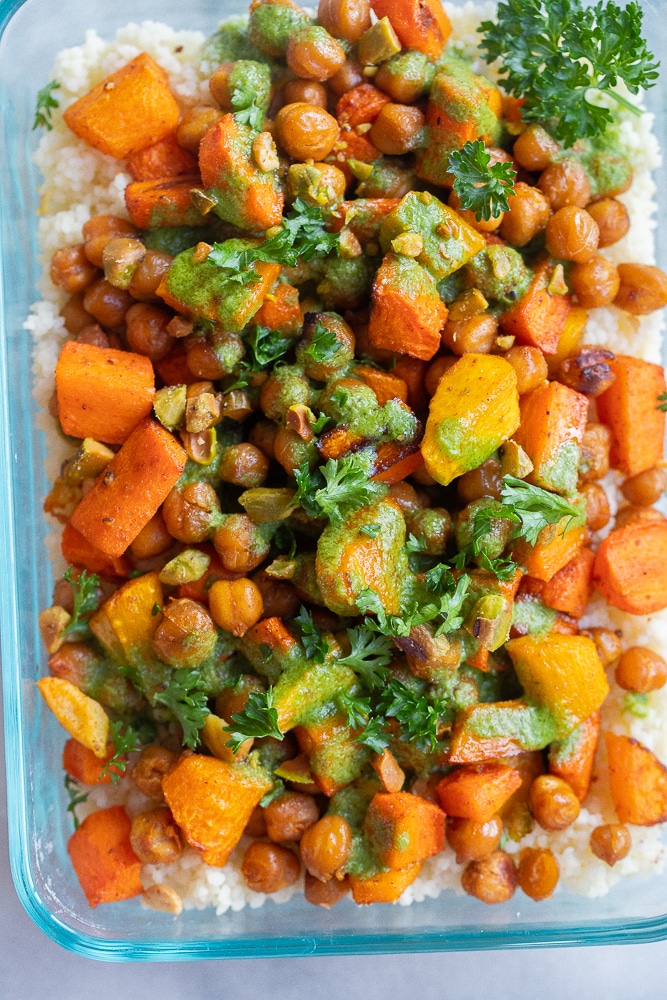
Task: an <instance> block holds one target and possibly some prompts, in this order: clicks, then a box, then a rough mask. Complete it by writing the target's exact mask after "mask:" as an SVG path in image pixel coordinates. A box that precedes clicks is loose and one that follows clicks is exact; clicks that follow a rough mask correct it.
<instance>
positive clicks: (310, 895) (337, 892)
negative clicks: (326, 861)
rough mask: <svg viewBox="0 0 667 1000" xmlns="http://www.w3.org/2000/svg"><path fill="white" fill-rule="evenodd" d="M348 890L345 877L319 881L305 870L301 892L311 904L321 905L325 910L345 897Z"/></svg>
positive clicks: (348, 886) (348, 884)
mask: <svg viewBox="0 0 667 1000" xmlns="http://www.w3.org/2000/svg"><path fill="white" fill-rule="evenodd" d="M349 891H350V883H349V880H348V879H347V878H344V879H337V878H331V879H329V881H328V882H321V881H320V879H318V878H315V877H314V876H313V875H311V874H310V872H306V876H305V879H304V886H303V894H304V896H305V898H306V900H307V901H308V902H309V903H312V904H313V906H323V907H324V909H325V910H330V909H331V907H332V906H335V905H336V903H340V901H341V899H345V897H346V896H347V894H348V892H349Z"/></svg>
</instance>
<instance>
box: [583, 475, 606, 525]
mask: <svg viewBox="0 0 667 1000" xmlns="http://www.w3.org/2000/svg"><path fill="white" fill-rule="evenodd" d="M579 492H580V493H581V495H582V496H583V497H584V499H585V500H586V527H587V528H588V530H589V531H602V529H603V528H604V527H605V525H607V524H609V520H610V518H611V509H610V507H609V498H608V497H607V494H606V492H605V490H604V487H603V486H600V484H599V483H584V485H583V486H581V487H580V490H579Z"/></svg>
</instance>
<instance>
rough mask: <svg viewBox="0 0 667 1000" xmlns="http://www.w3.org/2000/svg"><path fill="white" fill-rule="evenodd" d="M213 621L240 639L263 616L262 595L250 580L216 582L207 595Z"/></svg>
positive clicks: (243, 578)
mask: <svg viewBox="0 0 667 1000" xmlns="http://www.w3.org/2000/svg"><path fill="white" fill-rule="evenodd" d="M208 599H209V600H208V603H209V608H210V611H211V616H212V618H213V621H214V622H215V623H216V624H217V625H219V626H220V628H224V629H225V630H226V631H227V632H231V633H232V635H235V636H237V637H238V638H240V637H241V636H243V635H245V634H246V632H247V631H248V629H249V628H252V626H253V625H255V624H256V623H257V622H258V621H259V619H260V618H261V617H262V615H263V614H264V602H263V600H262V594H261V591H260V589H259V587H258V586H257V584H255V583H253V582H252V580H248V579H247V578H246V577H241V579H240V580H216V581H215V583H214V584H213V586H212V587H211V589H210V591H209V595H208Z"/></svg>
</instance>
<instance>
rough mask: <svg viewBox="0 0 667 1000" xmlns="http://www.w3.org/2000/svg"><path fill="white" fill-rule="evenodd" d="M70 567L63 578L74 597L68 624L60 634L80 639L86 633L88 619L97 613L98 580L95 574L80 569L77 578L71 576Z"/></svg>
mask: <svg viewBox="0 0 667 1000" xmlns="http://www.w3.org/2000/svg"><path fill="white" fill-rule="evenodd" d="M72 573H73V568H72V566H68V567H67V569H66V570H65V572H64V574H63V576H64V579H65V580H67V582H68V583H69V584H70V586H71V588H72V594H73V595H74V608H73V610H72V617H71V619H70V621H69V623H68V624H67V625H66V626H65V628H64V629H63V632H62V634H63V635H67V636H75V637H76V638H80V637H82V636H84V635H85V634H86V633H87V632H88V618H89V617H90V615H91V614H92V613H93V611H97V607H98V604H99V591H98V587H99V585H100V578H99V576H96V575H95V573H88V572H87V570H85V569H82V570H81V572H80V573H79V574H78V576H73V575H72Z"/></svg>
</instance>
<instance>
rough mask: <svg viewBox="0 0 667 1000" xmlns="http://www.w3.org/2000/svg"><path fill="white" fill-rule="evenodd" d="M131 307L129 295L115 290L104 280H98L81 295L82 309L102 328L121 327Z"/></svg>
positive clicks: (123, 291)
mask: <svg viewBox="0 0 667 1000" xmlns="http://www.w3.org/2000/svg"><path fill="white" fill-rule="evenodd" d="M131 305H132V296H131V295H130V293H129V292H126V291H125V290H124V289H122V288H116V287H115V285H112V284H111V283H110V282H108V281H107V280H106V278H98V279H97V281H94V282H93V283H92V285H89V286H88V288H87V289H86V290H85V292H84V293H83V308H84V309H85V310H86V312H88V313H90V315H91V316H94V317H95V319H96V320H97V322H98V323H101V325H102V326H105V327H109V328H111V329H113V328H114V327H117V326H122V324H123V322H124V320H125V315H126V313H127V311H128V309H129V308H130V306H131Z"/></svg>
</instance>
